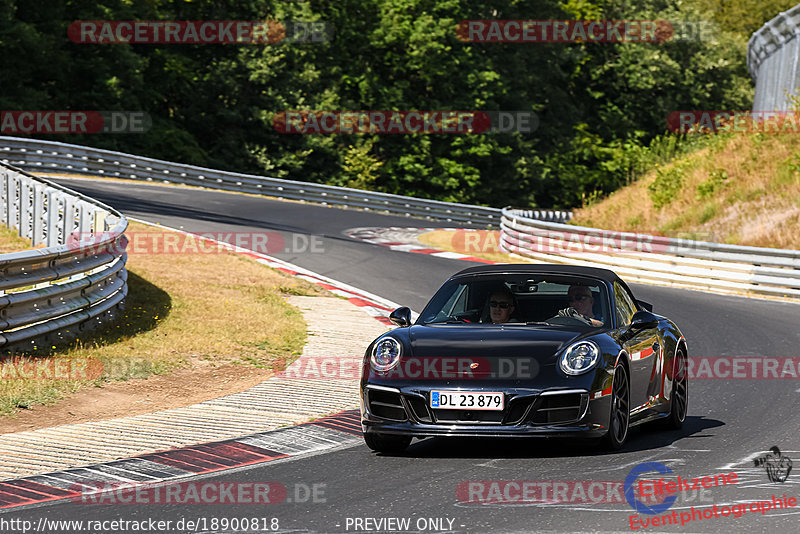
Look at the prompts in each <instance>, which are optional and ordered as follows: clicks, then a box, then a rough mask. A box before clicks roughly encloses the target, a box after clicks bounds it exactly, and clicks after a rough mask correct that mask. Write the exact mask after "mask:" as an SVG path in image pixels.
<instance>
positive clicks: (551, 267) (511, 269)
mask: <svg viewBox="0 0 800 534" xmlns="http://www.w3.org/2000/svg"><path fill="white" fill-rule="evenodd" d="M504 273H505V274H515V273H523V274H524V273H536V274H562V275H570V274H574V275H578V276H589V277H592V278H598V279H600V280H605V281H606V282H620V283H621V284H623V285H624V286H625V285H626V284H625V282H624V281H623V280H622V279H621V278H620V277H619V276H617V273H615V272H614V271H610V270H608V269H600V268H598V267H583V266H580V265H555V264H549V263H506V264H497V265H478V266H476V267H469V268H468V269H464V270H463V271H459V272H457V273H456V274H454V275H453V276H451V277H450V278H451V279H452V278H458V277H461V276H465V275H470V274H504Z"/></svg>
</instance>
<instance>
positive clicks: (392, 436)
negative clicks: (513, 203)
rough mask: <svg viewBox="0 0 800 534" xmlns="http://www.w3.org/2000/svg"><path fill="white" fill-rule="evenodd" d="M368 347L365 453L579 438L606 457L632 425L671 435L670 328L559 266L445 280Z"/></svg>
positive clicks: (676, 342)
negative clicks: (599, 444)
mask: <svg viewBox="0 0 800 534" xmlns="http://www.w3.org/2000/svg"><path fill="white" fill-rule="evenodd" d="M390 318H391V320H392V322H394V323H395V324H397V325H398V326H399V327H400V328H396V329H394V330H392V331H390V332H387V333H386V334H384V335H382V336H380V337H379V338H378V339H376V340H375V341H373V342H372V343H371V344H370V346H369V347H368V348H367V351H366V354H365V355H364V362H363V375H362V380H361V423H362V427H363V430H364V439H365V440H366V443H367V445H368V446H369V447H370V448H371V449H373V450H375V451H380V452H400V451H402V450H404V449H405V448H406V447H407V446H408V445H409V444H410V443H411V439H412V438H414V437H418V438H423V437H427V436H497V437H505V436H532V435H547V436H586V437H596V438H600V440H602V441H603V442H604V444H605V446H607V447H608V448H610V449H619V448H620V447H622V446H623V444H624V443H625V439H626V437H627V435H628V429H629V428H630V426H631V425H635V424H640V423H645V422H649V421H660V423H661V424H663V425H664V426H666V427H670V428H680V427H681V425H682V424H683V421H684V419H685V418H686V411H687V407H688V383H687V373H686V358H687V347H686V341H685V339H684V338H683V335H682V334H681V332H680V330H679V329H678V327H677V326H676V325H675V324H674V323H673V322H672V321H670V320H669V319H667V318H666V317H662V316H659V315H656V314H654V313H652V306H651V305H650V304H647V303H645V302H642V301H639V300H636V299H635V298H634V296H633V294H632V293H631V291H630V289H629V288H628V286H627V285H626V284H625V282H623V281H622V280H621V279H620V278H619V277H618V276H617V275H616V274H615V273H613V272H612V271H608V270H605V269H595V268H589V267H573V266H563V265H532V264H522V265H488V266H480V267H472V268H469V269H465V270H463V271H461V272H459V273H457V274H455V275H454V276H452V277H451V278H450V279H449V280H447V282H445V283H444V285H442V287H441V288H440V289H439V290H438V291H437V292H436V294H434V295H433V298H431V300H430V302H428V304H427V305H426V306H425V309H424V310H422V313H421V314H420V316H419V318H418V319H417V321H416V322H415V323H414V324H411V313H410V310H409V309H408V308H398V309H397V310H395V311H394V312H392V314H391V316H390Z"/></svg>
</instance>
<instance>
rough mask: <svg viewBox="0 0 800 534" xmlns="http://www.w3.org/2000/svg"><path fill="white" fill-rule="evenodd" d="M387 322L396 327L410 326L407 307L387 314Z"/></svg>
mask: <svg viewBox="0 0 800 534" xmlns="http://www.w3.org/2000/svg"><path fill="white" fill-rule="evenodd" d="M389 320H390V321H392V322H393V323H394V324H396V325H397V326H409V325H410V324H411V310H410V309H408V307H407V306H403V307H401V308H397V309H396V310H394V311H393V312H392V313H390V314H389Z"/></svg>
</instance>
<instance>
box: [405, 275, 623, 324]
mask: <svg viewBox="0 0 800 534" xmlns="http://www.w3.org/2000/svg"><path fill="white" fill-rule="evenodd" d="M609 310H610V306H609V298H608V292H607V291H606V287H605V284H604V283H602V282H600V281H599V280H596V279H593V278H588V277H579V276H572V275H570V276H565V275H535V276H532V275H531V274H503V275H491V276H486V275H484V276H472V277H465V278H457V279H454V280H450V281H449V282H447V283H446V284H445V285H443V286H442V287H441V288H440V289H439V291H437V292H436V294H435V295H434V296H433V298H432V299H431V300H430V302H428V305H427V306H425V309H424V310H423V311H422V313H421V314H420V317H419V321H418V322H419V323H421V324H436V323H449V324H481V323H483V324H509V325H512V324H517V325H530V324H538V325H544V326H589V327H602V326H610V324H611V323H610V317H611V315H610V313H609Z"/></svg>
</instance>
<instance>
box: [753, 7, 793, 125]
mask: <svg viewBox="0 0 800 534" xmlns="http://www.w3.org/2000/svg"><path fill="white" fill-rule="evenodd" d="M799 25H800V5H798V6H795V7H793V8H791V9H788V10H787V11H785V12H784V13H781V14H780V15H778V16H776V17H775V18H773V19H772V20H770V21H769V22H767V23H766V24H764V25H763V26H762V27H761V28H760V29H759V30H758V31H756V32H754V33H753V35H752V36H751V37H750V42H749V43H748V44H747V68H748V69H749V70H750V75H751V76H752V78H753V80H754V81H755V84H756V91H755V95H754V97H753V111H789V110H790V109H791V106H792V102H791V99H790V95H794V96H796V95H797V88H798V86H800V62H798V59H800V29H798V26H799Z"/></svg>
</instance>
